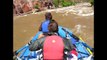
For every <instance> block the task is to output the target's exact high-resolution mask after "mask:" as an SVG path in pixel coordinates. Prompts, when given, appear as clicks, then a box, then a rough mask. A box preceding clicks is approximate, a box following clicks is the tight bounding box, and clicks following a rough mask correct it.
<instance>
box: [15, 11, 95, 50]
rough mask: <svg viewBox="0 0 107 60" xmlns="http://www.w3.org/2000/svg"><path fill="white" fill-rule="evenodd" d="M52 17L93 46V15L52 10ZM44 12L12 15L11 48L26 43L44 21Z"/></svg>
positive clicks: (16, 47) (19, 46)
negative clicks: (18, 15) (79, 14)
mask: <svg viewBox="0 0 107 60" xmlns="http://www.w3.org/2000/svg"><path fill="white" fill-rule="evenodd" d="M52 15H53V19H55V20H56V21H57V22H58V24H59V25H61V26H64V27H66V28H68V29H70V30H72V32H73V33H74V34H76V35H77V36H81V37H82V38H83V40H84V41H85V42H86V43H87V44H88V45H90V46H91V47H94V46H93V44H94V37H93V36H94V17H93V15H92V16H78V15H74V14H68V15H63V13H56V12H52ZM44 19H45V17H44V13H41V14H30V15H28V16H24V17H14V21H13V48H14V49H13V50H17V49H19V48H21V47H22V46H24V45H25V44H27V43H28V42H29V41H30V40H31V39H32V38H33V36H34V35H35V34H36V33H37V32H38V28H39V26H40V23H41V22H42V21H44Z"/></svg>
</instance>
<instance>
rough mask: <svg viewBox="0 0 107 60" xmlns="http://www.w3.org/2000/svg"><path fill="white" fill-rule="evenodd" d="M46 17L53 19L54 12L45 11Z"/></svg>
mask: <svg viewBox="0 0 107 60" xmlns="http://www.w3.org/2000/svg"><path fill="white" fill-rule="evenodd" d="M45 19H49V20H51V19H52V14H51V13H50V12H46V13H45Z"/></svg>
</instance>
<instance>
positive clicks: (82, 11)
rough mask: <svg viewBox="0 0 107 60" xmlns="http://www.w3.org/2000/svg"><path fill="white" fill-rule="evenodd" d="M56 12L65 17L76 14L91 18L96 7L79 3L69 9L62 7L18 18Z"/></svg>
mask: <svg viewBox="0 0 107 60" xmlns="http://www.w3.org/2000/svg"><path fill="white" fill-rule="evenodd" d="M53 11H54V12H56V13H62V15H63V16H67V15H68V14H75V15H79V16H91V15H94V7H93V6H91V4H90V3H86V2H85V3H78V4H76V5H74V6H68V7H61V8H57V9H46V10H44V11H41V12H35V10H34V12H33V13H29V14H24V15H20V16H16V17H24V16H28V15H30V14H41V13H45V12H53Z"/></svg>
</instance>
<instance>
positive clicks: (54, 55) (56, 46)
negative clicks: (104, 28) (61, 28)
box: [43, 35, 64, 60]
mask: <svg viewBox="0 0 107 60" xmlns="http://www.w3.org/2000/svg"><path fill="white" fill-rule="evenodd" d="M59 42H60V43H59ZM43 52H44V53H43V56H44V59H55V60H56V59H58V60H59V59H60V60H62V59H63V52H64V43H63V40H62V38H61V37H60V36H57V35H52V36H48V37H46V39H45V41H44V46H43Z"/></svg>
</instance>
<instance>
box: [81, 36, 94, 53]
mask: <svg viewBox="0 0 107 60" xmlns="http://www.w3.org/2000/svg"><path fill="white" fill-rule="evenodd" d="M79 38H80V40H81V41H82V42H84V41H83V39H82V38H81V37H80V36H79ZM86 49H87V50H88V52H89V53H90V54H91V55H92V54H93V53H92V52H91V50H90V49H89V48H86Z"/></svg>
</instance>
